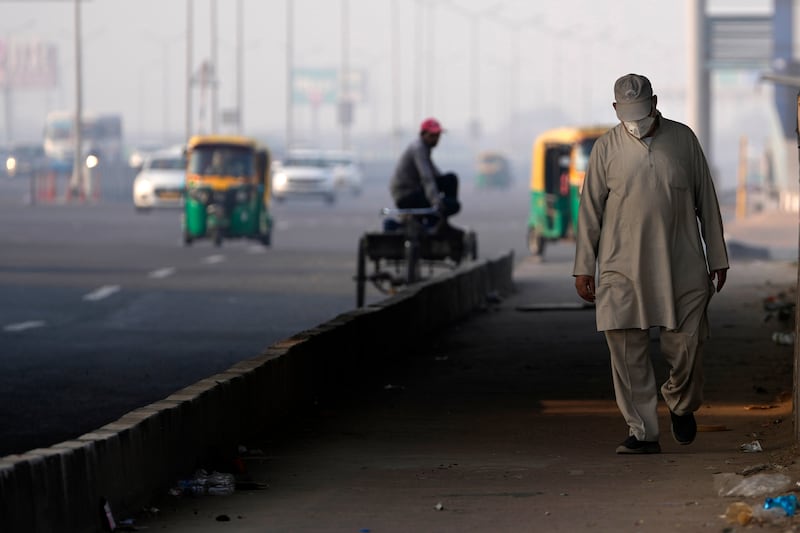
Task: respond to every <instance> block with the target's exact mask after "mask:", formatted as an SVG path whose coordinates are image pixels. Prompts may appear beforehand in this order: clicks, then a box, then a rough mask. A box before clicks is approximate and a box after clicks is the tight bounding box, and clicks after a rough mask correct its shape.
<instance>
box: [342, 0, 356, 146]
mask: <svg viewBox="0 0 800 533" xmlns="http://www.w3.org/2000/svg"><path fill="white" fill-rule="evenodd" d="M341 9H342V13H341V15H342V69H341V70H342V71H341V74H340V78H341V79H340V80H339V124H340V126H341V128H342V150H348V149H349V148H350V124H351V122H352V119H353V102H352V101H351V99H350V24H349V22H350V3H349V1H348V0H341Z"/></svg>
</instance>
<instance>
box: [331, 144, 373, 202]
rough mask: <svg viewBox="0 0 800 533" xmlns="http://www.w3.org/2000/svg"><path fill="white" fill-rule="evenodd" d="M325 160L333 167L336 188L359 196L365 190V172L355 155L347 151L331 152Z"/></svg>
mask: <svg viewBox="0 0 800 533" xmlns="http://www.w3.org/2000/svg"><path fill="white" fill-rule="evenodd" d="M325 159H327V160H328V163H329V164H330V165H331V166H332V167H333V179H334V181H335V182H336V187H338V188H339V189H340V190H342V191H348V192H350V193H351V194H352V195H353V196H358V195H359V194H361V191H362V190H363V189H364V172H363V171H362V170H361V164H360V163H359V161H358V159H357V158H356V156H355V154H353V153H352V152H346V151H337V150H329V151H327V152H325Z"/></svg>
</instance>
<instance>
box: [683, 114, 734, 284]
mask: <svg viewBox="0 0 800 533" xmlns="http://www.w3.org/2000/svg"><path fill="white" fill-rule="evenodd" d="M690 131H691V130H690ZM691 135H692V152H693V154H692V155H693V158H692V164H693V166H694V168H693V172H692V173H693V175H694V179H695V184H694V194H695V200H694V202H695V212H696V214H697V218H698V220H699V221H700V234H701V235H702V237H703V242H705V245H706V260H707V261H708V269H709V271H710V272H713V271H715V270H720V269H724V268H728V267H729V263H728V250H727V248H726V246H725V230H724V229H723V226H722V214H721V213H720V210H719V200H718V199H717V192H716V189H715V188H714V180H713V178H712V177H711V172H710V171H709V169H708V163H707V162H706V158H705V155H704V154H703V149H702V148H701V147H700V142H699V141H698V140H697V137H696V136H695V135H694V132H692V133H691Z"/></svg>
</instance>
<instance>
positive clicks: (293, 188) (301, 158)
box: [272, 150, 337, 204]
mask: <svg viewBox="0 0 800 533" xmlns="http://www.w3.org/2000/svg"><path fill="white" fill-rule="evenodd" d="M336 193H337V190H336V181H335V178H334V172H333V167H332V166H331V165H330V163H329V161H328V160H327V159H326V158H325V157H324V154H323V153H322V152H320V151H316V150H296V151H292V152H289V154H288V156H287V157H286V158H285V159H284V160H283V161H281V162H279V163H277V162H276V163H275V165H274V166H273V169H272V197H273V198H274V199H275V200H277V201H279V202H281V201H283V200H285V199H286V198H289V197H306V198H315V197H316V198H322V199H323V200H325V202H327V203H329V204H332V203H334V202H336Z"/></svg>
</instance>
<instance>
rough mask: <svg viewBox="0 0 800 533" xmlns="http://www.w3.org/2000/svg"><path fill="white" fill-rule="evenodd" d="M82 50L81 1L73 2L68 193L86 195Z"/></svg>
mask: <svg viewBox="0 0 800 533" xmlns="http://www.w3.org/2000/svg"><path fill="white" fill-rule="evenodd" d="M82 62H83V50H82V48H81V0H75V118H74V123H73V128H74V130H75V154H74V156H73V158H72V179H71V180H70V191H71V192H72V193H78V192H82V193H84V194H87V193H88V191H87V190H86V187H85V185H86V184H85V180H84V178H85V176H86V174H85V173H84V172H83V170H84V167H83V132H82V131H81V130H82V129H83V128H81V124H82V123H83V68H82Z"/></svg>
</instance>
